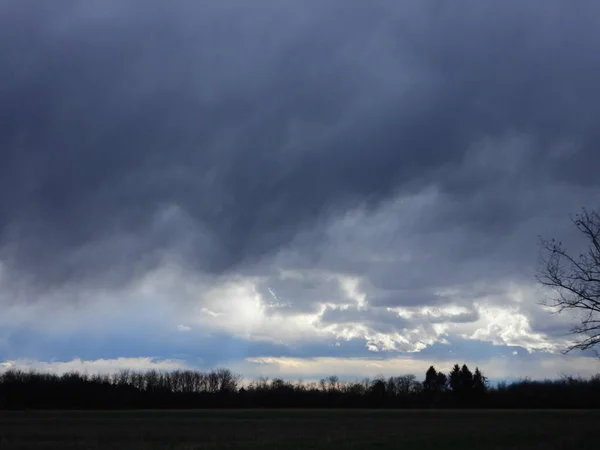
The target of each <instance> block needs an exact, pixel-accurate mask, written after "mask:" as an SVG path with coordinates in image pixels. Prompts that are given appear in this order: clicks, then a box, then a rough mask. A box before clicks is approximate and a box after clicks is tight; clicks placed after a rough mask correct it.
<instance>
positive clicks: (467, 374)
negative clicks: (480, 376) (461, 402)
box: [460, 364, 473, 395]
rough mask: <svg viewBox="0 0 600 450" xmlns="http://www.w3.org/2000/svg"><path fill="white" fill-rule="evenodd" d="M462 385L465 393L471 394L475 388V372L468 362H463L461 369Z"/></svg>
mask: <svg viewBox="0 0 600 450" xmlns="http://www.w3.org/2000/svg"><path fill="white" fill-rule="evenodd" d="M460 385H461V388H462V391H463V392H464V395H469V393H470V392H471V391H472V389H473V373H472V372H471V371H470V370H469V368H468V367H467V365H466V364H463V366H462V367H461V369H460Z"/></svg>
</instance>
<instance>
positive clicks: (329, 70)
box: [0, 0, 600, 379]
mask: <svg viewBox="0 0 600 450" xmlns="http://www.w3.org/2000/svg"><path fill="white" fill-rule="evenodd" d="M599 16H600V3H599V2H597V1H594V0H590V1H578V2H567V1H555V0H530V1H526V2H523V1H516V0H515V1H510V0H507V1H486V0H479V1H452V2H450V1H441V0H438V1H424V0H419V1H416V0H415V1H397V0H369V1H359V0H318V1H317V0H314V1H313V0H306V1H291V0H253V1H246V0H189V1H185V0H179V1H177V0H172V1H168V2H167V1H159V0H85V1H72V0H55V1H48V2H44V1H34V0H0V227H1V228H0V364H2V365H1V366H0V368H1V367H9V366H19V367H20V366H22V367H36V368H41V369H49V368H52V369H55V370H59V371H64V370H70V369H72V368H76V369H78V370H88V371H91V372H94V371H112V370H117V369H119V368H122V367H125V366H127V367H132V368H140V369H143V368H148V367H156V368H163V369H164V368H174V367H195V368H209V367H214V366H227V367H230V368H232V369H234V370H235V371H237V372H240V373H242V374H244V375H245V376H248V377H253V376H259V375H263V374H264V375H271V376H284V377H286V378H298V377H302V378H304V379H310V378H318V377H320V376H322V375H324V374H332V373H336V374H338V375H340V376H342V377H359V376H360V377H362V376H373V375H377V374H384V375H397V374H403V373H416V374H417V375H418V376H419V377H421V376H422V374H424V372H425V370H426V369H427V367H428V366H429V365H430V364H435V365H436V367H438V368H439V369H442V370H447V369H448V368H449V367H450V366H451V365H452V364H454V363H455V362H459V363H462V362H467V363H468V364H470V365H473V366H475V365H479V366H480V367H481V368H482V369H483V371H484V373H487V374H488V376H489V377H490V378H493V379H503V378H518V377H522V376H531V377H534V378H543V377H546V376H548V377H555V376H558V375H559V374H561V373H572V374H576V375H583V376H587V375H590V374H592V373H595V372H598V371H600V366H599V363H598V360H597V358H595V357H594V356H593V355H586V354H582V353H573V354H571V355H569V356H564V355H562V354H561V350H562V349H563V348H564V347H565V345H566V344H567V342H568V339H569V336H568V334H567V332H568V330H569V328H570V326H571V325H572V324H573V323H574V320H575V318H574V317H573V316H572V315H570V314H569V315H566V314H565V315H552V314H550V313H549V312H548V311H546V310H544V309H543V308H542V307H541V306H539V302H540V301H541V300H543V299H544V296H545V292H544V291H543V290H542V289H541V288H539V287H538V286H537V285H536V283H535V278H534V275H535V271H536V269H537V268H538V262H539V248H538V245H537V243H538V236H539V235H542V236H545V237H559V238H561V239H562V240H563V241H564V242H566V243H568V244H571V245H573V246H577V244H578V241H577V239H576V235H574V234H573V227H572V225H571V223H570V222H569V216H570V214H573V213H577V212H578V211H579V210H580V209H581V208H582V207H586V206H587V207H590V208H593V207H596V206H597V205H598V204H600V177H598V168H600V131H599V130H600V129H599V128H598V118H599V117H600V87H599V84H598V79H599V77H600V52H598V42H600V29H599V28H598V26H597V20H598V17H599ZM0 370H1V369H0Z"/></svg>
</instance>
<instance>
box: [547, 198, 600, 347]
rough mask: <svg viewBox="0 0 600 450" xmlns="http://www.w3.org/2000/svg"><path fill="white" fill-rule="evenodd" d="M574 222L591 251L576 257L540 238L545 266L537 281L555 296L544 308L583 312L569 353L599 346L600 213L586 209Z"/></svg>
mask: <svg viewBox="0 0 600 450" xmlns="http://www.w3.org/2000/svg"><path fill="white" fill-rule="evenodd" d="M571 220H572V222H573V224H574V225H575V227H576V228H577V229H578V230H579V232H581V233H582V235H583V237H584V238H585V240H586V242H587V243H588V250H587V251H586V252H585V253H581V254H580V255H578V256H574V255H573V254H572V253H570V252H569V251H568V250H567V249H566V248H565V247H564V246H563V244H562V243H561V242H560V241H556V240H555V239H550V240H547V239H542V238H540V245H541V248H542V263H541V266H540V269H539V270H538V273H537V275H536V278H537V280H538V282H539V283H541V284H542V285H543V286H546V287H549V288H551V289H552V290H553V291H554V292H555V294H556V296H555V297H553V298H550V299H546V300H545V301H543V302H542V304H543V305H544V306H547V307H549V308H551V310H552V312H557V313H561V312H563V311H566V310H573V311H576V312H579V313H581V319H580V323H579V324H577V325H575V326H574V327H573V328H572V329H571V333H572V334H573V335H575V339H576V340H575V343H574V344H572V345H571V346H570V347H569V348H568V349H567V352H568V351H571V350H573V349H580V350H587V349H594V350H595V351H596V348H595V347H597V346H599V345H600V214H598V212H597V211H590V210H587V209H583V210H582V212H581V213H580V214H577V215H576V216H575V217H573V218H572V219H571Z"/></svg>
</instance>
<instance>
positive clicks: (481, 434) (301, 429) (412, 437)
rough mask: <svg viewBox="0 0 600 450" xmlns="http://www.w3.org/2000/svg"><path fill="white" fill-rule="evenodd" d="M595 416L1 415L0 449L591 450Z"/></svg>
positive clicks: (598, 419) (598, 415)
mask: <svg viewBox="0 0 600 450" xmlns="http://www.w3.org/2000/svg"><path fill="white" fill-rule="evenodd" d="M599 426H600V412H598V411H526V410H521V411H485V410H445V411H431V410H430V411H412V410H401V411H398V410H395V411H368V410H346V411H342V410H318V411H315V410H244V411H225V410H221V411H165V412H162V411H139V412H138V411H126V412H115V411H107V412H97V411H95V412H90V411H86V412H39V411H36V412H0V449H1V450H14V449H35V450H41V449H148V450H151V449H187V450H192V449H218V448H238V449H279V448H281V449H304V448H307V449H321V448H322V449H325V448H334V449H338V448H340V449H345V448H347V449H362V448H365V449H370V448H375V449H388V448H389V449H392V448H401V449H480V448H481V449H540V450H541V449H565V450H566V449H598V448H600V447H599V444H598V431H597V430H598V427H599Z"/></svg>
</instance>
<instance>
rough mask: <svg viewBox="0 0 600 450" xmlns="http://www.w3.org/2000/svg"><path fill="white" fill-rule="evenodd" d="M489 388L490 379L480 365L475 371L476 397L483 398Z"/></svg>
mask: <svg viewBox="0 0 600 450" xmlns="http://www.w3.org/2000/svg"><path fill="white" fill-rule="evenodd" d="M487 389H488V381H487V378H486V377H485V376H483V373H481V371H480V370H479V367H476V368H475V372H474V373H473V393H474V394H475V396H476V397H478V398H481V397H482V396H483V395H484V394H485V393H486V392H487Z"/></svg>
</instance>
